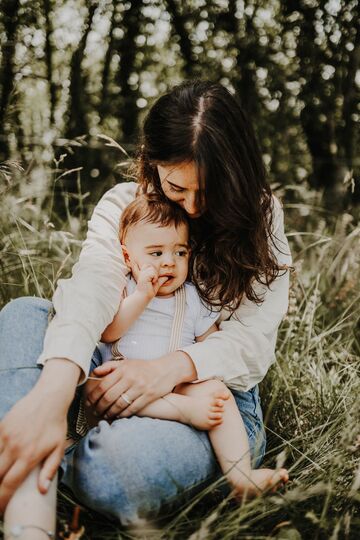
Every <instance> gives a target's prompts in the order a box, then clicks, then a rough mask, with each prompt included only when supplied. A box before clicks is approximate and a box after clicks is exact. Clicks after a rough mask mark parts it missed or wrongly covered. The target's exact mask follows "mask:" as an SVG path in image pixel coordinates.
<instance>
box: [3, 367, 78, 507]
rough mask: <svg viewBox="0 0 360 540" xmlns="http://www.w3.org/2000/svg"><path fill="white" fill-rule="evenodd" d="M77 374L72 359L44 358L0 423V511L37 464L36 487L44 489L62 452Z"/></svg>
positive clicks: (52, 475)
mask: <svg viewBox="0 0 360 540" xmlns="http://www.w3.org/2000/svg"><path fill="white" fill-rule="evenodd" d="M79 374H80V369H79V367H78V366H77V365H76V364H74V363H73V362H70V361H68V360H65V359H52V360H48V361H47V362H46V364H45V366H44V368H43V370H42V373H41V376H40V378H39V380H38V381H37V383H36V385H35V386H34V387H33V388H32V390H31V391H30V392H29V393H28V394H27V395H26V396H25V397H23V398H22V399H20V400H19V401H18V402H17V403H16V404H15V405H14V406H13V407H12V408H11V409H10V411H9V412H8V413H7V414H6V415H5V416H4V418H3V419H2V421H1V422H0V514H1V513H3V512H4V510H5V508H6V506H7V503H8V502H9V500H10V498H11V497H12V495H13V493H14V492H15V491H16V489H17V488H18V487H19V486H20V484H21V483H22V482H23V481H24V480H25V478H26V477H27V476H28V474H29V473H30V472H31V471H32V469H34V467H36V466H37V465H38V464H41V470H40V474H39V478H38V489H39V491H40V493H43V494H44V493H46V492H47V490H48V488H49V485H50V482H51V480H52V479H53V477H54V476H55V473H56V471H57V469H58V467H59V465H60V462H61V459H62V457H63V454H64V449H65V438H66V430H67V411H68V408H69V405H70V403H71V401H72V399H73V396H74V392H75V388H76V384H77V381H78V379H79Z"/></svg>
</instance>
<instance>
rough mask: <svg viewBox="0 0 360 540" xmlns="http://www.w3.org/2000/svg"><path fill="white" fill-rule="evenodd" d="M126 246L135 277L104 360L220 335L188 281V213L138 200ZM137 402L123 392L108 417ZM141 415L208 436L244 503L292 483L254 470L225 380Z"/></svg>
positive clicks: (125, 225)
mask: <svg viewBox="0 0 360 540" xmlns="http://www.w3.org/2000/svg"><path fill="white" fill-rule="evenodd" d="M120 242H121V245H122V250H123V254H124V259H125V263H126V265H127V266H128V268H129V271H130V272H131V273H130V276H129V278H128V281H127V286H126V296H125V297H124V298H123V299H122V300H121V302H120V305H119V309H118V311H117V313H116V315H115V317H114V319H113V321H112V323H111V324H110V325H109V326H108V327H107V328H106V329H105V331H104V333H103V334H102V338H101V340H102V342H103V343H102V344H100V350H101V352H102V357H103V362H106V361H107V360H112V359H113V356H114V355H115V357H117V358H127V359H131V358H142V359H145V360H151V359H154V358H157V357H160V356H162V355H164V354H166V353H168V352H169V350H174V349H179V348H181V347H185V346H187V345H190V344H191V343H194V341H202V340H204V339H206V337H207V336H209V335H210V334H211V333H213V332H217V331H219V330H218V327H217V325H216V320H217V319H218V317H219V314H218V313H215V312H214V311H212V310H211V309H209V308H208V307H206V306H205V305H204V304H203V303H202V301H201V300H200V297H199V295H198V293H197V291H196V288H195V286H194V285H192V284H191V283H190V282H188V281H186V280H187V277H188V270H189V258H190V247H189V225H188V221H187V216H186V214H185V213H184V212H183V210H182V209H181V208H180V207H178V206H176V205H173V204H171V203H169V202H166V201H163V200H162V199H159V197H158V196H156V195H155V194H151V195H140V196H138V197H137V198H136V199H135V200H134V201H133V202H132V203H131V204H130V205H129V206H128V207H127V208H126V209H125V210H124V212H123V214H122V217H121V223H120ZM179 306H180V308H179ZM181 306H182V308H181ZM174 319H175V323H174ZM94 385H95V382H94V381H92V380H89V381H88V382H87V387H86V393H87V395H89V393H91V391H92V390H93V389H94ZM118 401H122V403H121V408H117V406H116V404H117V402H118ZM131 402H132V400H131V396H129V395H128V394H127V393H126V392H123V393H121V395H119V397H118V400H117V401H115V403H113V405H112V406H111V407H110V408H109V409H108V411H107V412H108V414H107V415H106V414H105V418H106V417H107V418H110V417H112V418H114V414H116V417H117V418H121V417H122V413H121V410H122V409H123V407H124V404H125V403H126V404H131ZM90 410H91V409H90ZM109 413H110V414H109ZM117 413H118V414H117ZM136 414H137V415H138V416H148V417H151V418H158V419H164V420H175V421H178V422H183V423H185V424H188V425H191V426H193V427H195V428H196V429H199V430H207V431H208V435H209V439H210V441H211V444H212V446H213V449H214V452H215V455H216V457H217V459H218V462H219V464H220V466H221V469H222V471H223V473H224V475H225V476H226V478H227V479H228V481H229V483H230V485H231V486H232V488H233V490H234V494H235V495H237V496H239V497H240V498H241V497H243V496H245V495H246V496H252V495H256V494H259V493H261V492H262V491H263V490H268V489H272V488H275V486H276V485H277V484H279V483H283V482H286V481H287V479H288V474H287V471H286V470H285V469H280V470H272V469H256V470H254V469H252V468H251V463H250V452H249V445H248V438H247V434H246V430H245V427H244V423H243V420H242V418H241V415H240V412H239V410H238V408H237V405H236V402H235V399H234V397H233V395H232V394H231V392H230V391H229V389H228V388H227V387H226V386H225V384H223V383H222V382H221V381H219V380H217V379H211V380H206V381H196V382H195V383H186V384H179V385H178V386H176V387H175V388H174V389H173V391H172V392H171V393H169V394H167V395H165V396H164V397H163V398H161V399H157V400H156V401H153V402H152V403H150V404H148V405H146V406H145V407H144V408H143V409H141V410H140V411H138V412H137V413H136ZM87 415H88V421H89V422H90V424H91V425H94V424H95V423H97V422H98V420H99V418H94V417H93V416H92V415H91V414H89V409H87Z"/></svg>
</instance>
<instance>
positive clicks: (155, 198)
mask: <svg viewBox="0 0 360 540" xmlns="http://www.w3.org/2000/svg"><path fill="white" fill-rule="evenodd" d="M140 222H144V223H159V224H160V225H163V226H164V227H168V226H169V225H174V226H175V227H176V228H177V227H179V225H186V226H189V220H188V217H187V215H186V213H185V212H184V210H183V209H182V208H181V207H180V206H179V205H178V204H175V203H173V202H172V201H170V200H169V199H163V198H161V197H160V196H159V195H158V194H157V193H146V194H141V195H138V196H137V197H136V198H135V199H134V200H133V201H132V202H131V203H130V204H129V205H128V206H127V207H126V208H125V210H124V211H123V213H122V215H121V219H120V228H119V236H120V242H121V243H122V244H123V243H124V239H125V237H126V234H127V232H128V230H129V229H130V227H132V226H134V225H136V224H137V223H140Z"/></svg>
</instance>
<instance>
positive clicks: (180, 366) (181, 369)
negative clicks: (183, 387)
mask: <svg viewBox="0 0 360 540" xmlns="http://www.w3.org/2000/svg"><path fill="white" fill-rule="evenodd" d="M160 361H161V363H162V366H163V368H164V369H167V372H168V376H169V377H170V378H171V380H172V385H173V386H172V387H174V386H176V385H177V384H180V383H185V382H191V381H195V380H196V379H197V371H196V368H195V365H194V362H193V361H192V359H191V357H190V356H189V355H188V354H187V353H185V352H184V351H174V352H172V353H169V354H167V355H166V356H163V357H162V358H161V359H160Z"/></svg>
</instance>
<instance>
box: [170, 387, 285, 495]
mask: <svg viewBox="0 0 360 540" xmlns="http://www.w3.org/2000/svg"><path fill="white" fill-rule="evenodd" d="M222 389H223V390H225V389H226V386H225V385H224V384H223V383H222V382H220V381H218V380H209V381H204V382H202V383H198V384H184V385H180V386H179V387H177V388H176V390H177V391H179V392H181V393H182V394H185V395H186V396H189V397H195V396H198V397H201V396H203V397H205V396H206V395H207V394H208V393H209V392H221V390H222ZM229 394H230V392H229ZM209 438H210V441H211V444H212V446H213V449H214V452H215V455H216V457H217V459H218V462H219V464H220V467H221V469H222V471H223V473H224V474H225V476H226V477H227V479H228V481H229V483H230V484H231V485H232V486H233V488H234V492H235V494H236V495H238V496H240V497H244V496H246V495H248V496H253V495H257V494H259V493H261V492H262V491H264V490H268V489H272V488H274V487H275V486H276V485H278V484H279V483H281V482H286V481H287V480H288V473H287V471H286V470H285V469H280V470H279V471H276V470H272V469H257V470H254V469H252V468H251V461H250V451H249V443H248V438H247V433H246V429H245V426H244V422H243V420H242V418H241V415H240V412H239V410H238V408H237V405H236V402H235V399H234V397H233V396H232V394H231V395H230V396H229V399H228V400H226V401H224V406H223V414H222V422H220V423H219V424H217V425H216V426H214V427H213V428H212V429H211V430H210V431H209Z"/></svg>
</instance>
